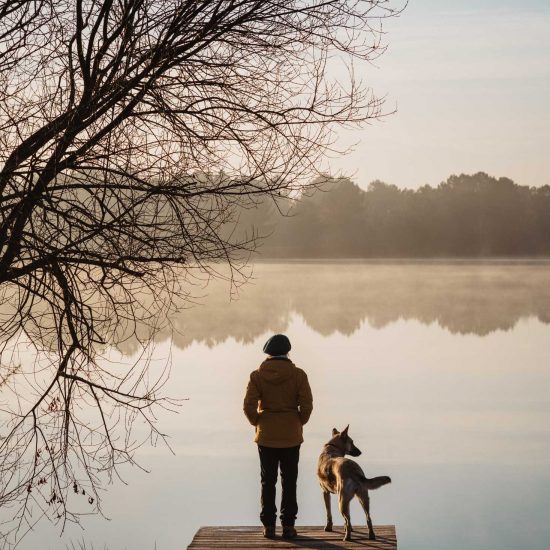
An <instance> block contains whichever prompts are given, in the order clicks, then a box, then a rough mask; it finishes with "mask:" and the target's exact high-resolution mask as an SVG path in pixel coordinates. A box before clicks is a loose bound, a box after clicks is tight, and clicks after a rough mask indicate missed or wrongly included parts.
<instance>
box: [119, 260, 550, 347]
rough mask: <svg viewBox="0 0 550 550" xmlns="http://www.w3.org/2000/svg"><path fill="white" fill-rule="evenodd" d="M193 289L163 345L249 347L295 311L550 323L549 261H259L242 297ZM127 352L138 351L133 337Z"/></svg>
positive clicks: (315, 320) (223, 289)
mask: <svg viewBox="0 0 550 550" xmlns="http://www.w3.org/2000/svg"><path fill="white" fill-rule="evenodd" d="M191 293H192V294H194V295H195V296H196V297H197V298H196V302H197V303H196V305H194V306H193V307H188V306H186V307H185V308H184V309H181V310H180V311H179V312H178V313H176V314H174V315H173V316H172V319H171V321H172V323H171V324H172V327H170V328H169V327H165V328H164V329H163V330H160V331H159V332H158V333H157V334H156V336H155V339H156V340H157V342H160V341H163V340H166V339H168V338H170V337H172V338H173V342H174V344H175V345H176V346H177V347H178V348H181V349H184V348H186V347H187V346H189V345H190V344H192V343H193V342H199V343H202V344H206V345H207V346H209V347H212V346H215V345H217V344H219V343H221V342H224V341H225V340H227V339H228V338H233V339H235V340H236V341H237V342H240V343H245V344H246V343H249V342H252V341H253V340H254V339H256V338H257V337H259V336H261V335H262V334H264V333H266V332H284V331H285V330H286V328H287V326H288V324H289V321H290V319H291V318H292V316H293V315H298V316H300V317H302V318H303V319H304V322H305V323H306V324H307V325H308V326H309V327H311V328H312V329H313V330H315V331H316V332H318V333H320V334H322V335H323V336H327V335H330V334H332V333H335V332H339V333H342V334H344V335H351V334H353V333H354V332H355V331H356V330H357V329H358V328H359V327H360V326H361V324H362V323H364V322H366V323H368V324H369V325H371V326H372V327H375V328H382V327H384V326H386V325H388V324H390V323H393V322H395V321H398V320H400V319H404V320H416V321H419V322H421V323H423V324H432V323H437V324H438V325H440V326H441V327H443V328H445V329H447V330H448V331H449V332H451V333H453V334H477V335H478V336H485V335H487V334H489V333H491V332H494V331H496V330H509V329H511V328H513V327H514V326H515V325H516V323H517V322H518V321H519V320H520V319H522V318H527V317H535V318H537V319H538V320H539V321H541V322H543V323H549V322H550V262H545V261H541V262H535V261H533V262H504V261H502V262H498V261H497V262H483V263H480V262H466V261H464V262H456V261H455V262H413V263H411V262H390V263H388V262H384V263H382V262H352V263H346V262H321V261H320V262H289V263H258V264H256V265H255V266H254V270H253V279H252V280H251V281H249V282H248V283H246V284H245V285H243V286H242V287H241V288H240V290H239V293H238V296H237V297H236V298H235V297H234V298H233V299H231V297H230V287H229V284H228V283H227V282H225V281H220V280H214V281H211V282H210V283H209V284H208V286H206V287H205V288H203V289H200V288H198V287H195V288H192V289H191ZM119 349H120V351H122V352H123V353H125V354H130V353H132V352H133V351H134V346H133V344H132V339H129V340H127V341H126V342H124V344H120V345H119Z"/></svg>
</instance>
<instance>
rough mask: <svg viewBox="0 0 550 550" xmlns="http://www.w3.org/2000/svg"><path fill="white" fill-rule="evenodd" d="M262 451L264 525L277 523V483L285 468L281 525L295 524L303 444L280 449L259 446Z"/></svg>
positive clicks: (262, 512) (261, 515) (262, 513)
mask: <svg viewBox="0 0 550 550" xmlns="http://www.w3.org/2000/svg"><path fill="white" fill-rule="evenodd" d="M258 452H259V453H260V471H261V479H262V511H261V513H260V520H261V521H262V523H263V524H264V525H275V519H276V517H277V507H276V506H275V484H276V483H277V473H278V470H279V467H280V468H281V485H282V488H283V495H282V498H281V516H280V518H281V524H282V525H294V522H295V521H296V514H297V513H298V503H297V502H296V481H297V479H298V460H299V459H300V445H298V446H297V447H288V448H283V449H278V448H274V447H262V446H261V445H258Z"/></svg>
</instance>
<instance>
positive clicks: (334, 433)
mask: <svg viewBox="0 0 550 550" xmlns="http://www.w3.org/2000/svg"><path fill="white" fill-rule="evenodd" d="M339 433H340V432H339V431H338V430H337V429H336V428H332V437H334V436H335V435H338V434H339Z"/></svg>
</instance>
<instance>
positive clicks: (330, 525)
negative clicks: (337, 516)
mask: <svg viewBox="0 0 550 550" xmlns="http://www.w3.org/2000/svg"><path fill="white" fill-rule="evenodd" d="M325 531H332V523H327V524H326V525H325Z"/></svg>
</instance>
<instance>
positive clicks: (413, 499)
mask: <svg viewBox="0 0 550 550" xmlns="http://www.w3.org/2000/svg"><path fill="white" fill-rule="evenodd" d="M194 294H195V295H196V296H199V295H202V298H200V300H198V301H200V302H201V303H202V304H201V305H196V306H194V307H191V308H189V309H185V310H182V311H180V312H179V313H178V314H176V315H175V316H174V318H173V319H172V323H173V327H174V330H173V332H172V331H170V330H168V329H166V330H164V331H163V332H162V331H161V332H160V333H159V334H158V335H157V348H156V351H155V357H156V359H157V360H159V361H164V360H167V358H170V361H171V364H172V373H171V377H170V380H169V382H168V384H167V386H166V389H165V393H166V394H167V395H170V396H173V397H180V398H189V401H185V402H184V403H183V406H182V407H181V409H180V412H179V414H169V413H163V412H160V413H159V422H160V426H161V427H162V430H163V432H164V433H167V434H169V435H170V443H171V445H172V448H173V450H174V452H175V455H171V454H170V453H169V451H168V450H167V449H166V448H164V447H147V448H143V449H142V450H141V451H140V453H139V455H138V458H139V457H141V463H142V464H143V466H145V467H146V468H147V469H148V470H150V473H149V474H145V473H143V472H141V471H139V470H138V469H129V468H127V469H124V470H123V472H122V473H123V477H124V480H125V481H126V482H127V483H128V485H127V486H125V485H123V484H121V483H119V482H116V483H115V484H113V485H112V486H111V487H109V490H108V492H107V493H106V494H105V496H104V512H105V514H106V516H108V517H109V518H111V521H105V520H103V519H101V518H90V519H89V521H88V520H87V521H86V522H85V523H84V526H85V530H84V531H81V530H80V529H79V528H75V527H74V526H69V527H68V528H67V530H66V532H65V534H64V536H63V539H59V537H58V533H57V532H56V531H55V529H53V528H52V527H50V526H48V525H45V524H43V525H40V527H39V528H37V529H36V531H35V532H34V533H31V534H30V535H29V537H28V538H27V539H25V540H24V543H23V544H22V545H21V548H23V549H24V550H27V549H28V550H30V549H34V548H51V549H57V548H65V544H66V543H67V542H68V541H71V540H73V541H77V540H85V541H87V543H88V545H89V546H91V544H92V543H93V545H94V548H103V547H104V546H105V547H106V548H108V549H109V550H118V549H125V548H128V549H136V550H142V549H143V550H148V549H153V548H157V549H159V550H160V549H173V548H174V549H175V548H178V549H179V548H185V547H186V545H187V544H188V543H189V541H190V540H191V538H192V536H193V534H194V532H195V531H196V530H197V529H198V528H199V527H200V526H201V525H223V524H232V525H259V520H258V512H259V503H258V500H259V464H258V462H259V461H258V458H257V451H256V448H255V445H254V443H253V442H252V439H253V430H252V427H251V426H249V425H248V423H247V421H246V419H245V418H244V415H243V413H242V399H243V395H244V389H245V385H246V382H247V380H248V375H249V373H250V371H251V370H253V369H255V368H257V366H258V365H259V364H260V362H261V360H262V359H263V354H262V353H261V348H262V346H263V343H264V341H265V340H266V339H267V337H268V336H269V335H270V334H271V333H273V332H285V333H286V334H288V336H289V337H290V339H291V341H292V344H293V349H292V351H291V357H292V359H293V361H294V362H295V363H296V364H297V365H298V366H300V367H302V368H303V369H305V370H306V372H307V373H308V376H309V380H310V383H311V386H312V389H313V394H314V411H313V415H312V418H311V421H310V423H309V424H308V425H307V426H306V427H305V442H304V444H303V446H302V450H301V462H300V478H299V506H300V510H299V517H298V524H302V525H305V524H308V525H311V524H316V525H320V524H322V522H323V521H324V506H323V503H322V497H321V493H320V490H319V488H318V485H317V482H316V478H315V466H316V460H317V456H318V454H319V452H320V449H321V446H322V445H323V443H324V442H325V441H326V440H327V439H328V438H329V437H330V431H331V429H332V428H333V427H337V428H342V427H344V426H345V425H346V424H347V423H350V434H351V435H352V437H353V439H354V442H355V443H356V445H357V446H358V447H359V448H360V449H361V450H362V451H363V454H362V455H361V457H359V458H358V459H357V460H358V461H359V463H360V464H361V466H362V467H363V468H364V470H365V472H366V474H367V475H368V476H375V475H390V476H391V477H392V480H393V482H392V484H391V485H389V486H387V487H383V488H381V489H379V490H378V491H373V492H372V494H371V505H372V515H373V520H374V523H375V525H376V524H388V523H392V524H395V525H396V526H397V537H398V543H399V548H400V549H401V550H421V549H422V550H426V549H431V548H433V549H448V550H459V549H462V548H465V547H467V548H476V549H480V550H497V549H498V550H501V549H507V550H517V549H519V548H522V549H532V550H535V549H536V550H543V549H547V548H548V540H550V525H549V524H548V521H547V510H548V509H549V506H550V460H549V459H548V457H549V456H550V392H549V391H548V390H549V388H550V370H549V368H548V354H549V351H550V348H549V344H548V342H550V325H549V321H550V264H549V263H545V262H532V263H514V262H512V263H509V262H508V263H507V262H489V263H475V262H474V263H472V262H453V263H445V262H428V263H426V262H417V263H410V262H408V263H404V262H393V263H380V262H351V263H350V262H348V263H346V262H293V263H261V264H257V265H255V266H254V280H253V281H252V282H251V283H249V284H246V285H244V286H243V287H242V288H241V289H240V291H239V295H238V299H237V300H233V301H231V300H230V295H229V286H228V284H227V283H226V282H219V281H218V282H214V283H213V284H210V285H208V287H206V288H205V289H200V288H198V287H197V288H196V289H195V291H194ZM124 346H126V347H124ZM124 346H122V348H121V349H122V351H124V352H125V353H127V354H131V353H133V351H134V346H133V344H132V342H131V341H128V342H126V344H124ZM333 511H334V518H335V523H337V524H341V523H342V521H341V518H340V516H339V514H338V512H337V511H336V504H335V503H333ZM352 521H353V522H354V523H356V524H362V523H363V522H364V518H363V516H362V514H361V512H360V508H359V506H358V505H357V504H356V503H355V504H354V505H353V506H352ZM155 545H156V546H155Z"/></svg>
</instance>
